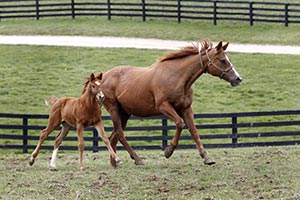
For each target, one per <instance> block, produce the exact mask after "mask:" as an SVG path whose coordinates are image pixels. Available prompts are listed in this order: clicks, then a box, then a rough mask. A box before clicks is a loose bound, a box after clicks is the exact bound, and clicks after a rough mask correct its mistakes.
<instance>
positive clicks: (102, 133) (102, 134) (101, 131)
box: [95, 121, 121, 164]
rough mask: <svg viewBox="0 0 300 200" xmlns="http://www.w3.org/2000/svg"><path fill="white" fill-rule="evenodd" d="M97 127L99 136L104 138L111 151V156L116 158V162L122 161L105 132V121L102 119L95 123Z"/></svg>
mask: <svg viewBox="0 0 300 200" xmlns="http://www.w3.org/2000/svg"><path fill="white" fill-rule="evenodd" d="M95 128H96V130H97V132H98V135H99V137H101V139H102V140H103V142H104V144H105V145H106V147H107V149H108V151H109V153H110V156H111V158H113V159H114V161H115V162H116V164H118V163H120V162H121V160H120V158H119V157H118V155H117V154H116V153H115V151H114V149H113V148H112V146H111V144H110V141H109V139H108V137H107V135H106V133H105V130H104V126H103V123H102V121H100V122H99V123H97V124H96V125H95Z"/></svg>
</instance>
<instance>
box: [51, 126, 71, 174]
mask: <svg viewBox="0 0 300 200" xmlns="http://www.w3.org/2000/svg"><path fill="white" fill-rule="evenodd" d="M70 128H71V126H70V125H69V124H67V123H66V122H63V123H62V128H61V131H60V133H59V134H58V135H57V136H56V138H55V143H54V148H53V153H52V157H51V161H50V169H56V164H55V162H56V158H57V152H58V149H59V146H60V145H61V143H62V141H63V140H64V139H65V137H66V136H67V135H68V133H69V130H70Z"/></svg>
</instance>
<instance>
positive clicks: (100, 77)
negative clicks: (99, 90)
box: [97, 72, 103, 80]
mask: <svg viewBox="0 0 300 200" xmlns="http://www.w3.org/2000/svg"><path fill="white" fill-rule="evenodd" d="M102 75H103V74H102V72H101V73H100V74H99V75H98V76H97V78H98V79H99V80H102Z"/></svg>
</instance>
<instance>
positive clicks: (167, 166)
mask: <svg viewBox="0 0 300 200" xmlns="http://www.w3.org/2000/svg"><path fill="white" fill-rule="evenodd" d="M209 153H210V155H211V157H212V158H214V159H215V160H216V161H217V164H216V165H214V166H204V164H203V163H202V159H201V158H200V157H199V155H198V154H197V153H196V150H177V151H175V153H174V155H173V156H172V157H171V158H170V159H165V158H164V157H163V152H161V151H139V154H140V155H141V156H142V157H144V162H145V165H144V166H135V165H134V163H133V161H132V160H129V159H125V158H128V155H127V154H126V153H125V152H120V153H119V156H120V157H121V159H123V164H122V165H121V166H120V167H119V168H117V169H113V168H112V167H111V166H110V165H109V161H108V153H107V151H101V152H100V153H97V154H95V153H85V156H84V167H85V168H84V170H83V171H78V170H77V164H78V160H77V158H78V155H77V152H68V153H62V152H60V154H59V159H58V160H57V168H58V171H49V170H48V169H47V168H48V163H49V157H50V155H51V153H50V152H47V154H40V155H39V156H38V158H37V160H36V163H35V164H34V165H33V166H32V167H30V166H29V164H28V159H29V156H28V155H25V154H0V175H1V177H2V178H1V183H0V198H1V199H20V200H23V199H24V200H25V199H32V200H33V199H66V200H67V199H130V200H134V199H176V200H180V199H216V200H219V199H232V200H235V199H236V200H240V199H299V198H300V193H299V187H300V177H299V170H300V160H299V159H298V158H299V156H300V148H299V147H298V146H293V147H265V148H243V149H210V150H209Z"/></svg>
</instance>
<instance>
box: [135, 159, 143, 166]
mask: <svg viewBox="0 0 300 200" xmlns="http://www.w3.org/2000/svg"><path fill="white" fill-rule="evenodd" d="M134 164H135V165H144V163H143V161H142V160H141V159H136V160H135V161H134Z"/></svg>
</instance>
